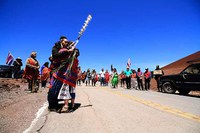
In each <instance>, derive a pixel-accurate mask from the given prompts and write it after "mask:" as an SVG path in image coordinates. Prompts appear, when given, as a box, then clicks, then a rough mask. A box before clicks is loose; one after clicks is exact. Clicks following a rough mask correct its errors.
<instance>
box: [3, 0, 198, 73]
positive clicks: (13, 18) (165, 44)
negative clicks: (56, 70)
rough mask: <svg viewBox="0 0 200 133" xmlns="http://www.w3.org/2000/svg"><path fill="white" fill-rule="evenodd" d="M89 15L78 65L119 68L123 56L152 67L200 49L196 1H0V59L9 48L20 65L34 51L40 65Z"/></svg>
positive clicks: (123, 65) (137, 64) (123, 62)
mask: <svg viewBox="0 0 200 133" xmlns="http://www.w3.org/2000/svg"><path fill="white" fill-rule="evenodd" d="M88 14H91V15H92V17H93V18H92V20H91V22H90V24H89V26H88V27H87V30H86V31H85V32H84V35H83V36H82V38H81V40H80V41H79V43H78V45H77V47H78V48H79V50H80V57H79V61H80V66H81V67H82V69H83V70H86V69H87V68H91V69H96V70H97V71H100V69H101V68H104V69H110V65H111V64H113V66H114V67H116V68H117V70H118V72H120V71H121V70H124V69H125V68H126V63H127V60H128V58H130V59H131V63H132V65H131V68H133V69H137V68H138V67H140V68H141V69H142V70H143V71H144V69H145V68H146V67H149V68H150V70H153V69H154V68H155V66H156V65H157V64H159V65H160V66H161V67H162V66H165V65H167V64H169V63H171V62H174V61H176V60H178V59H180V58H183V57H185V56H187V55H190V54H192V53H194V52H197V51H199V50H200V1H199V0H87V1H86V0H85V1H84V0H55V1H53V0H0V50H1V52H0V64H5V60H6V57H7V54H8V52H9V51H10V52H11V53H12V54H13V56H14V57H15V58H17V57H18V56H19V57H21V58H22V60H23V63H24V65H25V61H26V59H27V58H28V57H29V55H30V53H31V51H36V52H37V59H38V60H39V62H40V65H42V64H43V63H44V62H46V61H48V58H49V56H50V55H51V49H52V47H53V45H54V43H55V42H56V41H58V40H59V37H60V36H61V35H65V36H67V38H68V39H69V40H76V38H77V36H78V32H79V30H80V29H81V27H82V25H83V23H84V21H85V19H86V17H87V16H88ZM23 67H24V66H23Z"/></svg>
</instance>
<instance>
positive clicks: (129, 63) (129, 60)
mask: <svg viewBox="0 0 200 133" xmlns="http://www.w3.org/2000/svg"><path fill="white" fill-rule="evenodd" d="M126 67H127V68H130V67H131V59H130V58H129V59H128V62H127V66H126Z"/></svg>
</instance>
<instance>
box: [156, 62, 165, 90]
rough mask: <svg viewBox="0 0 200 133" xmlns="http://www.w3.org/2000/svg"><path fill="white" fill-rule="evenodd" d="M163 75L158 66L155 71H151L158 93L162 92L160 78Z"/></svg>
mask: <svg viewBox="0 0 200 133" xmlns="http://www.w3.org/2000/svg"><path fill="white" fill-rule="evenodd" d="M163 75H164V72H163V70H161V69H160V67H159V65H157V66H156V69H155V70H154V71H153V76H154V78H155V80H156V83H157V89H158V92H162V87H160V85H159V84H160V77H161V76H163Z"/></svg>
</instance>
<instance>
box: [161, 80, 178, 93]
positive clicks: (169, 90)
mask: <svg viewBox="0 0 200 133" xmlns="http://www.w3.org/2000/svg"><path fill="white" fill-rule="evenodd" d="M162 89H163V90H164V92H166V93H170V94H174V93H175V92H176V89H175V87H174V85H173V84H172V83H170V82H165V83H164V84H163V85H162Z"/></svg>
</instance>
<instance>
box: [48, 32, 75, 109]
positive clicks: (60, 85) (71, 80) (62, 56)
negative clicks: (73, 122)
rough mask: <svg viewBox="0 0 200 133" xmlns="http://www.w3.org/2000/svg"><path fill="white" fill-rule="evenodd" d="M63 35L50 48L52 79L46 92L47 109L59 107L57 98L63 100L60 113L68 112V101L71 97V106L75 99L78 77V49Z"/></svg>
mask: <svg viewBox="0 0 200 133" xmlns="http://www.w3.org/2000/svg"><path fill="white" fill-rule="evenodd" d="M72 43H73V42H71V41H68V39H67V38H66V37H65V36H61V37H60V41H58V42H56V43H55V45H54V46H53V48H52V57H53V59H52V68H51V69H52V73H53V76H52V79H51V86H52V87H51V88H50V89H49V92H48V97H47V98H48V102H49V110H50V111H54V110H58V109H59V105H58V99H60V100H64V106H63V107H62V108H61V110H59V111H60V112H61V113H64V112H69V106H68V101H69V100H70V99H71V103H72V107H73V105H74V101H75V87H76V80H77V78H78V56H79V50H78V49H75V48H74V47H73V46H72V47H71V44H72Z"/></svg>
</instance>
